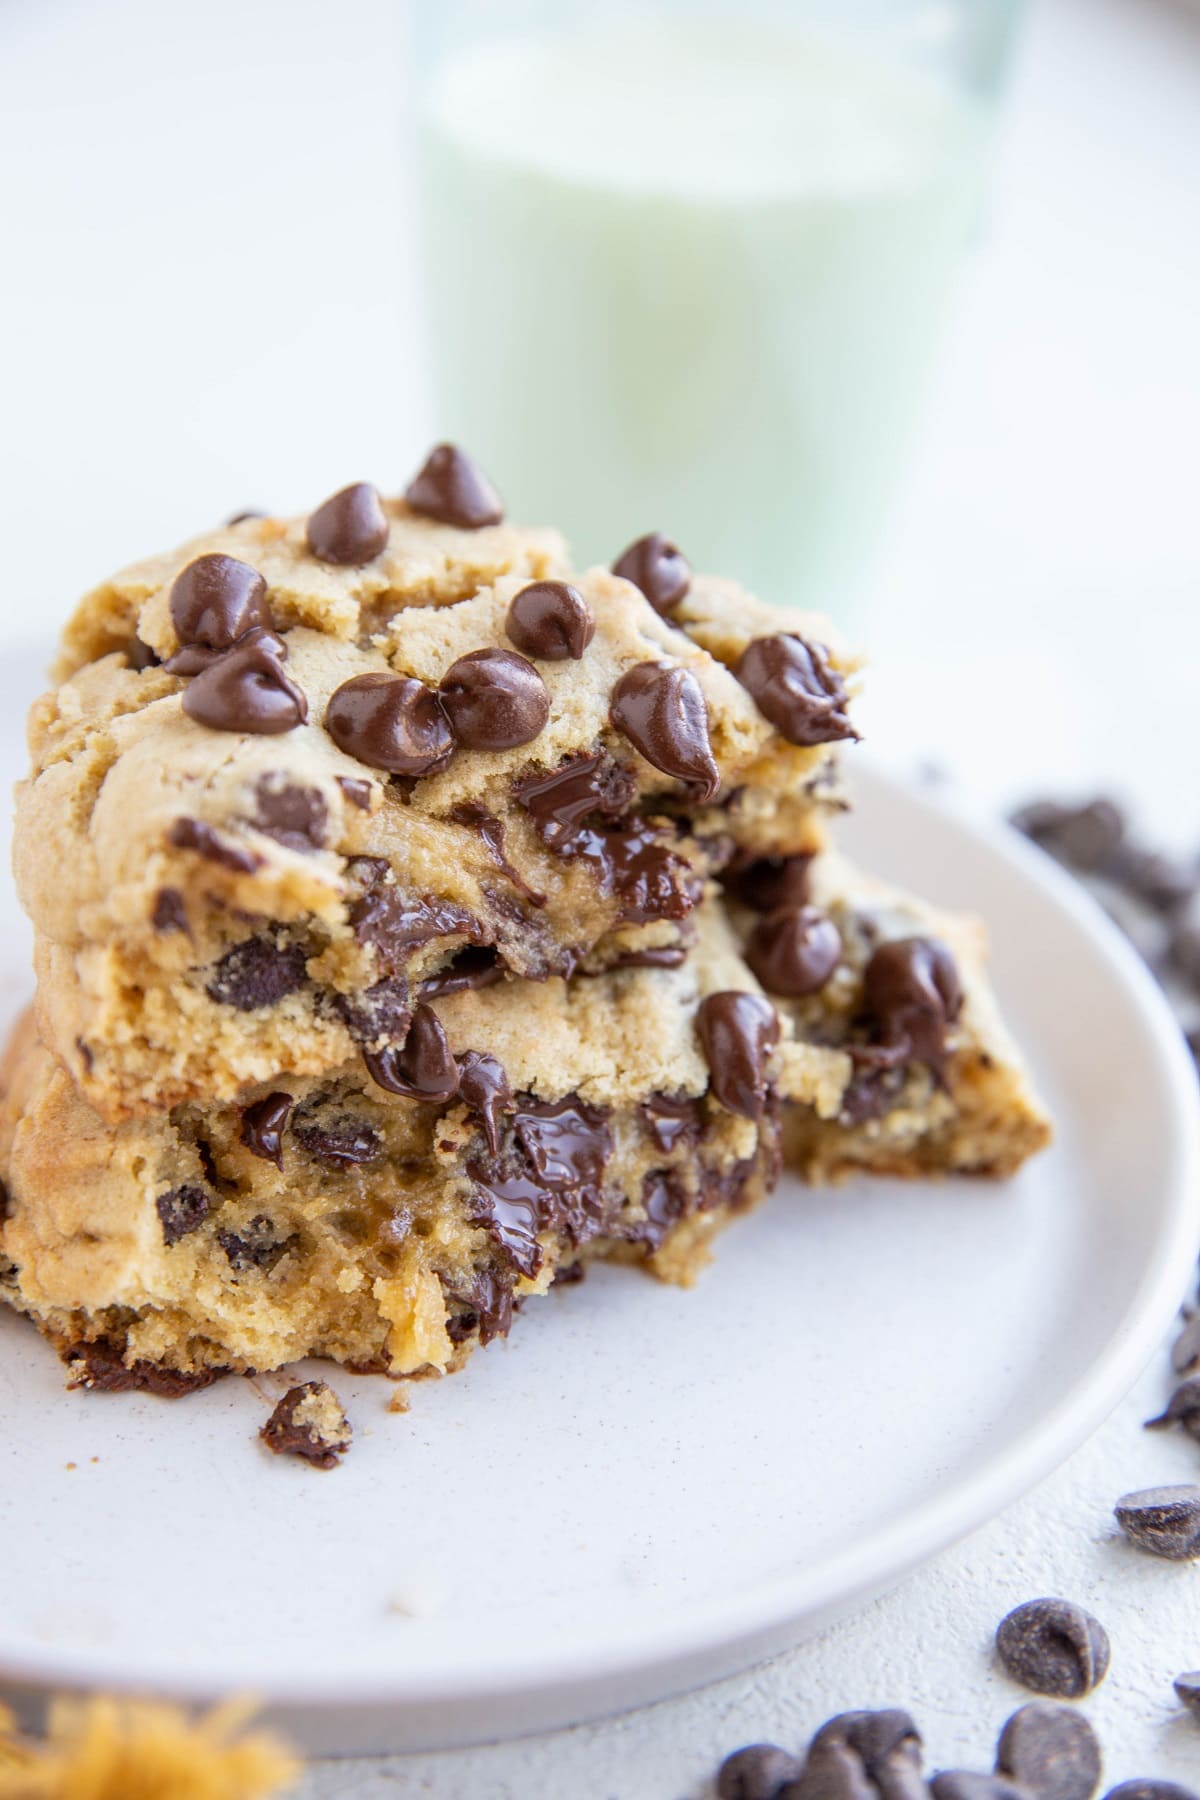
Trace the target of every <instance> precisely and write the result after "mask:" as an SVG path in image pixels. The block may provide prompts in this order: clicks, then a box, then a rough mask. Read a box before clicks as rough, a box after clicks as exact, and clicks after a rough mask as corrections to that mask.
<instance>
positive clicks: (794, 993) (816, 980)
mask: <svg viewBox="0 0 1200 1800" xmlns="http://www.w3.org/2000/svg"><path fill="white" fill-rule="evenodd" d="M841 960H842V940H841V937H840V936H839V934H838V928H837V926H836V925H835V924H834V922H833V920H832V919H831V918H830V917H829V915H828V914H827V913H823V912H820V911H818V909H817V908H816V907H815V906H801V907H798V908H794V909H789V910H787V911H784V912H777V913H772V914H770V915H769V916H768V917H767V918H765V919H762V920H760V921H759V923H758V924H757V925H756V926H755V927H754V930H753V932H752V933H751V934H750V941H749V943H748V944H747V945H746V961H747V962H748V963H749V964H750V967H751V968H752V969H753V971H754V973H755V974H756V975H757V976H758V979H759V980H760V981H761V982H762V984H763V986H764V987H765V988H766V989H767V991H768V993H771V994H786V995H788V996H789V997H790V998H793V999H798V998H800V997H801V996H802V995H804V994H815V993H817V992H818V991H819V990H820V989H821V988H823V987H824V986H825V983H826V982H827V981H828V980H829V977H830V976H831V975H832V974H833V971H834V970H835V969H836V968H837V966H838V964H839V962H840V961H841Z"/></svg>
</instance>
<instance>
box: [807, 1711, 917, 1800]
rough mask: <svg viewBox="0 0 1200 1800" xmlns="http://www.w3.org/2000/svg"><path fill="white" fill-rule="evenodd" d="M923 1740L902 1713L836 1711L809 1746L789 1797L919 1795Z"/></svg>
mask: <svg viewBox="0 0 1200 1800" xmlns="http://www.w3.org/2000/svg"><path fill="white" fill-rule="evenodd" d="M925 1793H926V1789H925V1783H924V1780H923V1779H922V1775H921V1739H920V1737H919V1735H918V1733H917V1728H916V1726H915V1725H914V1724H913V1721H912V1719H911V1718H910V1717H909V1715H908V1714H907V1713H906V1712H902V1711H900V1710H899V1709H898V1708H888V1709H886V1710H884V1711H881V1712H851V1713H840V1714H839V1715H838V1716H837V1717H836V1718H834V1719H829V1720H828V1721H827V1722H826V1723H825V1724H824V1725H822V1726H821V1728H820V1730H819V1731H818V1732H817V1734H816V1736H815V1737H814V1738H813V1740H812V1743H811V1744H810V1745H809V1747H808V1759H807V1761H806V1763H805V1766H804V1774H803V1775H802V1776H801V1778H800V1780H799V1781H797V1782H796V1783H795V1784H794V1785H793V1786H792V1787H790V1788H788V1789H786V1790H785V1795H786V1796H787V1800H797V1797H802V1800H918V1797H921V1800H923V1797H924V1796H925Z"/></svg>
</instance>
